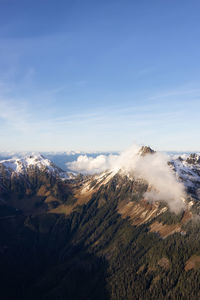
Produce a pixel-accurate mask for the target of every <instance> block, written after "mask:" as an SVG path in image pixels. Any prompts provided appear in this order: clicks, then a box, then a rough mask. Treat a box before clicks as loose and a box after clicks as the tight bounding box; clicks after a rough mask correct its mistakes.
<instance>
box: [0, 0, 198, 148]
mask: <svg viewBox="0 0 200 300" xmlns="http://www.w3.org/2000/svg"><path fill="white" fill-rule="evenodd" d="M199 11H200V2H199V1H193V0H191V1H188V0H187V1H185V0H180V1H179V0H167V1H164V0H152V1H149V0H141V1H134V0H130V1H129V0H127V1H118V0H113V1H110V0H106V1H104V0H102V1H96V0H91V1H88V0H84V1H81V0H79V1H76V0H71V1H67V0H65V1H64V0H60V1H51V0H43V1H41V0H40V1H39V0H35V1H32V0H31V1H29V0H24V1H21V0H18V1H16V0H0V149H1V150H3V151H6V150H13V151H19V150H25V151H29V150H30V151H50V150H52V151H64V150H85V151H94V150H99V151H109V150H110V151H114V150H122V149H125V148H126V147H128V146H129V145H131V144H132V143H139V144H147V145H151V146H152V147H153V148H155V149H159V150H177V151H196V150H200V133H199V132H200V118H199V116H200V113H199V112H200V72H199V71H200V51H199V49H200V18H199Z"/></svg>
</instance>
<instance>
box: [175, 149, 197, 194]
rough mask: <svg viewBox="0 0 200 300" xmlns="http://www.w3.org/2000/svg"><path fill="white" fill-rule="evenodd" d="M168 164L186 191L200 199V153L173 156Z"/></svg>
mask: <svg viewBox="0 0 200 300" xmlns="http://www.w3.org/2000/svg"><path fill="white" fill-rule="evenodd" d="M170 165H171V167H172V169H173V170H174V172H175V173H176V176H177V178H178V179H179V180H180V181H181V182H183V184H184V186H185V188H186V190H187V192H188V193H190V194H191V195H192V196H193V197H194V198H195V199H197V200H200V155H199V154H196V153H194V154H189V155H186V154H183V155H180V156H174V157H172V159H171V161H170Z"/></svg>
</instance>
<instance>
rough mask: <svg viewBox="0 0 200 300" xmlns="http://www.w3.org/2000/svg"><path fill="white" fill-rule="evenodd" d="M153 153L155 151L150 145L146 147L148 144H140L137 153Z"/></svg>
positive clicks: (142, 154)
mask: <svg viewBox="0 0 200 300" xmlns="http://www.w3.org/2000/svg"><path fill="white" fill-rule="evenodd" d="M153 153H155V151H154V150H153V149H151V148H150V147H148V146H142V147H141V149H140V151H139V154H140V155H141V156H144V155H146V154H153Z"/></svg>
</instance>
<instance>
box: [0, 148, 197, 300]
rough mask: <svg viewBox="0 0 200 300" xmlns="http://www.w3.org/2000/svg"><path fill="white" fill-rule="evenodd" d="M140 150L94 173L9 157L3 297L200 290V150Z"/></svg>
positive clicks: (4, 180) (1, 210)
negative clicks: (176, 152)
mask: <svg viewBox="0 0 200 300" xmlns="http://www.w3.org/2000/svg"><path fill="white" fill-rule="evenodd" d="M131 151H132V150H130V151H129V152H128V153H126V154H122V155H121V156H119V157H118V156H117V155H116V154H115V157H114V158H113V157H111V161H112V162H113V159H114V163H113V164H112V167H111V168H109V169H106V170H104V171H103V172H100V173H98V174H93V175H90V174H85V175H83V174H78V173H77V172H76V173H73V172H72V171H73V170H70V172H67V171H66V170H63V169H62V168H61V167H60V166H59V167H58V166H56V164H55V162H52V161H51V160H50V159H49V155H50V154H49V155H48V158H47V157H45V156H44V155H41V154H37V155H33V154H32V155H30V154H28V155H25V156H20V155H18V156H17V157H15V158H10V157H7V158H6V157H3V158H4V159H2V160H1V161H0V254H1V255H0V264H1V271H0V282H1V284H0V285H1V295H2V299H20V300H21V299H22V300H23V299H29V300H31V299H32V300H33V299H47V300H51V299H52V300H55V299H70V300H71V299H72V300H73V299H77V300H79V299H80V300H86V299H95V300H96V299H101V300H103V299H112V300H117V299H199V298H200V291H199V285H200V279H199V278H200V276H199V275H200V235H199V229H200V215H199V214H200V155H199V154H182V155H177V154H176V155H174V154H173V155H171V156H170V157H168V158H167V157H166V156H163V155H162V154H160V153H157V152H155V151H153V150H152V149H151V148H149V147H142V148H140V149H139V151H138V150H137V151H135V152H134V153H132V152H131ZM63 155H65V154H63ZM70 155H72V156H73V158H75V159H74V160H76V159H77V157H78V155H80V154H70ZM74 155H75V156H74ZM76 155H77V156H76ZM95 155H99V154H95ZM72 156H70V157H72ZM127 157H129V158H130V161H128V160H127ZM65 163H66V162H65Z"/></svg>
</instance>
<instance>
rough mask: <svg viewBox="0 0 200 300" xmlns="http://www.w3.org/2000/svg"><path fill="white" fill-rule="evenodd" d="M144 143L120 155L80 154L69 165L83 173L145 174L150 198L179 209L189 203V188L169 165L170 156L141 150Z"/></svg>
mask: <svg viewBox="0 0 200 300" xmlns="http://www.w3.org/2000/svg"><path fill="white" fill-rule="evenodd" d="M140 148H141V147H140V146H137V145H134V146H132V147H130V148H129V149H128V150H126V151H124V152H122V153H121V154H119V155H109V156H106V155H99V156H97V157H96V158H92V157H88V156H87V155H80V156H79V157H78V158H77V160H76V161H73V162H71V163H68V164H67V166H68V167H69V168H70V169H72V170H74V171H78V172H82V173H90V174H94V173H99V172H103V171H105V170H108V169H111V170H115V171H118V170H122V171H123V172H125V173H126V174H128V175H129V176H134V177H136V178H142V179H144V180H146V181H147V182H148V183H149V190H148V192H146V193H145V194H144V197H145V199H147V200H148V201H164V202H167V204H168V206H169V208H170V210H171V211H173V212H175V213H178V212H180V211H181V210H182V209H184V207H185V203H184V198H185V189H184V185H183V184H182V183H180V182H179V181H178V180H177V178H176V176H175V173H174V172H173V171H172V169H171V168H170V167H169V165H168V160H169V157H168V156H167V155H165V154H163V153H159V152H156V153H153V154H150V153H147V154H145V155H144V156H142V155H140V154H139V151H140Z"/></svg>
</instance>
